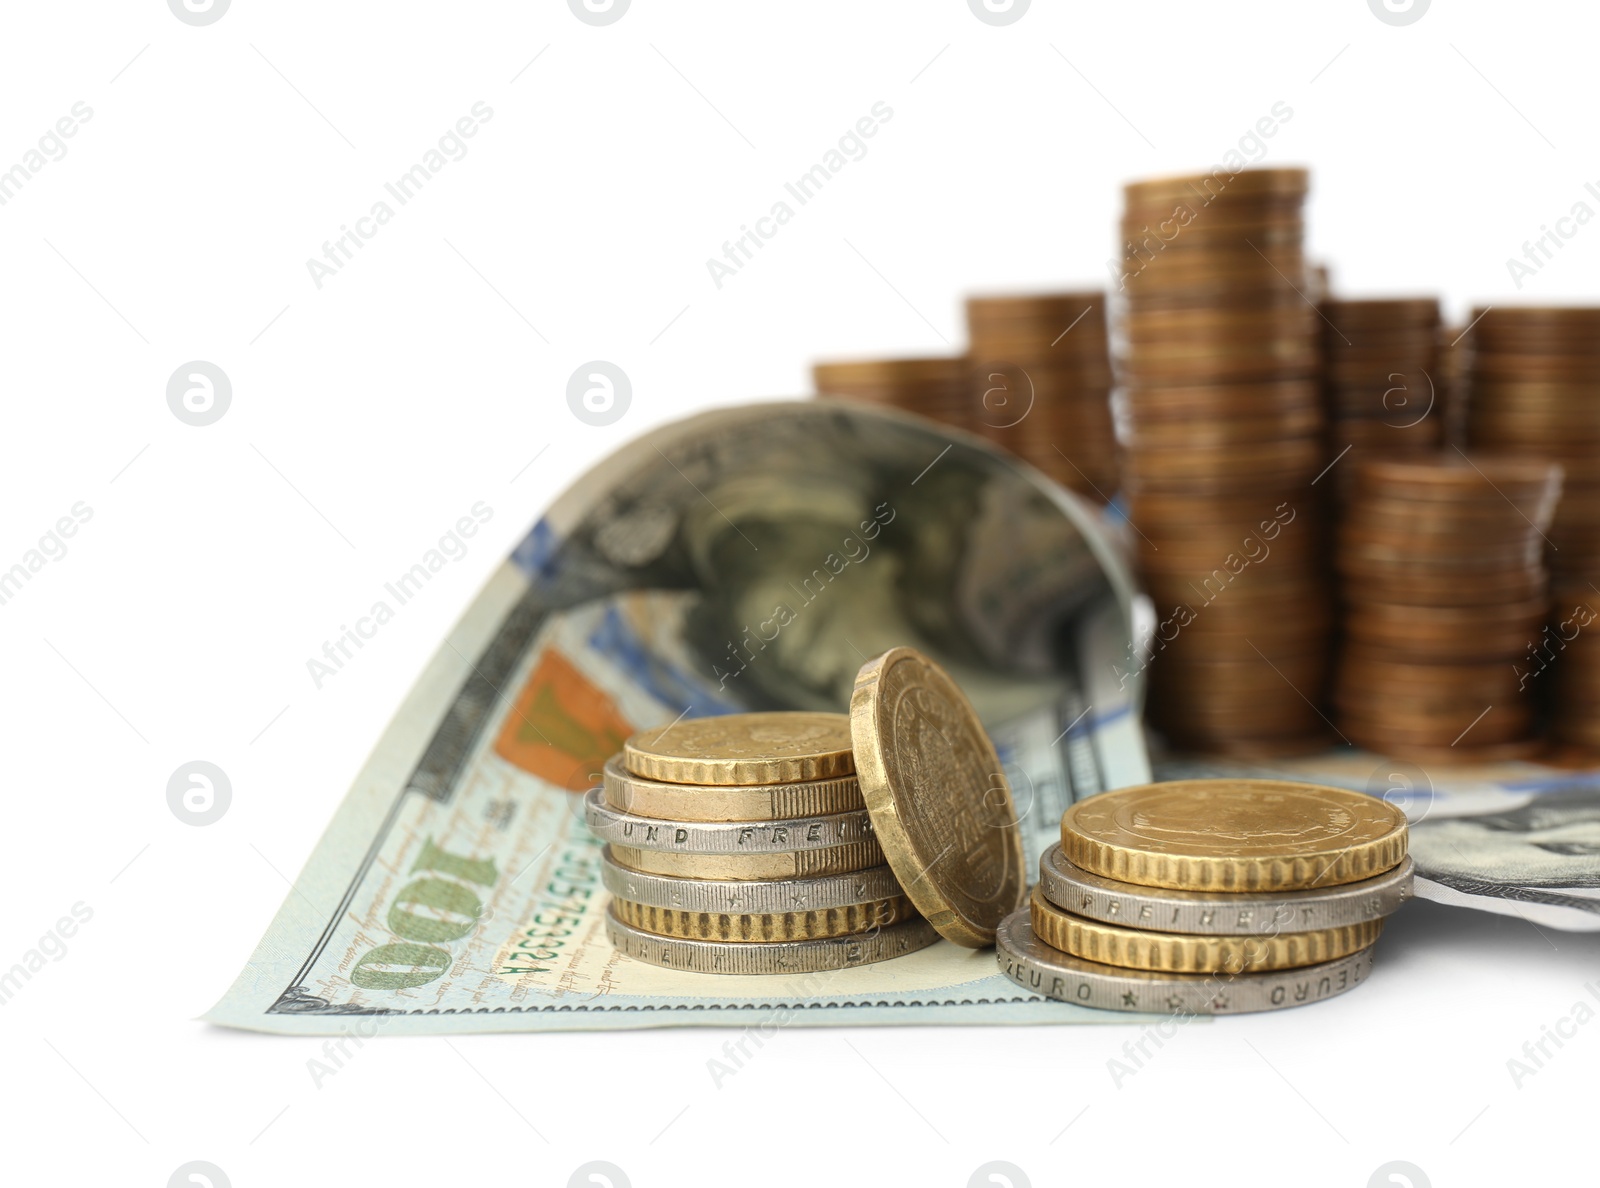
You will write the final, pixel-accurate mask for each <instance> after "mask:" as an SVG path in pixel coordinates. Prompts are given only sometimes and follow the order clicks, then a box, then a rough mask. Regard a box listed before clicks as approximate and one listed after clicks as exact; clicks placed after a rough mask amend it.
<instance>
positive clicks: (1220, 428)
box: [1113, 169, 1333, 755]
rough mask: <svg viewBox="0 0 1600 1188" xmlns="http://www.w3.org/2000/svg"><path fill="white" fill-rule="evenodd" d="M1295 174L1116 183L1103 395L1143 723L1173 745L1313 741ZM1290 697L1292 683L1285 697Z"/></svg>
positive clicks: (1317, 744) (1316, 694)
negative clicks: (1109, 360) (1134, 574)
mask: <svg viewBox="0 0 1600 1188" xmlns="http://www.w3.org/2000/svg"><path fill="white" fill-rule="evenodd" d="M1306 189H1307V175H1306V173H1305V171H1304V170H1299V169H1269V170H1256V171H1245V172H1242V173H1237V174H1233V175H1231V176H1229V175H1226V174H1216V175H1205V174H1202V175H1197V176H1193V177H1181V178H1173V179H1168V180H1158V181H1147V182H1139V183H1135V184H1133V185H1130V186H1128V187H1127V190H1126V199H1127V206H1126V211H1125V213H1124V216H1123V223H1122V232H1123V240H1124V246H1123V258H1122V261H1121V266H1122V269H1123V280H1122V284H1121V290H1120V295H1118V296H1117V297H1115V298H1114V299H1115V300H1117V302H1118V305H1117V311H1116V312H1117V315H1118V316H1117V317H1116V319H1115V327H1116V333H1115V337H1114V340H1113V356H1114V365H1115V371H1116V377H1117V390H1116V393H1115V395H1114V398H1113V407H1114V411H1115V415H1116V428H1117V435H1118V439H1119V441H1120V443H1121V445H1122V486H1123V489H1124V491H1125V492H1126V494H1127V496H1128V516H1129V520H1130V522H1131V523H1132V525H1133V528H1134V530H1135V531H1134V536H1135V543H1136V546H1137V548H1138V560H1139V566H1140V570H1141V574H1142V577H1143V578H1144V583H1145V586H1146V588H1147V589H1148V590H1149V592H1150V594H1151V596H1152V597H1153V598H1154V599H1155V602H1156V611H1157V617H1158V628H1157V633H1156V638H1155V640H1154V641H1153V644H1152V651H1151V653H1150V654H1149V655H1148V656H1147V657H1136V658H1135V660H1134V663H1135V666H1136V667H1137V666H1142V665H1143V664H1144V663H1148V665H1149V677H1150V693H1149V712H1150V717H1151V720H1152V722H1153V723H1154V724H1155V725H1156V727H1157V728H1158V729H1159V730H1160V731H1161V732H1162V733H1163V734H1165V735H1166V736H1167V738H1168V741H1170V742H1172V743H1173V744H1175V745H1178V746H1182V747H1186V748H1191V749H1196V750H1204V751H1213V752H1228V753H1235V754H1241V755H1246V754H1261V753H1285V752H1288V751H1293V750H1306V749H1320V748H1321V747H1322V746H1324V745H1326V741H1327V735H1326V727H1325V725H1324V723H1323V721H1322V719H1321V717H1320V715H1319V712H1318V710H1317V708H1316V703H1317V702H1319V701H1321V699H1322V698H1323V696H1324V694H1325V691H1326V685H1327V679H1328V667H1329V648H1330V633H1331V628H1332V623H1333V606H1332V601H1331V596H1330V593H1329V583H1328V581H1327V580H1326V576H1325V563H1324V561H1323V557H1324V552H1325V550H1324V549H1323V548H1322V543H1323V542H1322V541H1321V539H1320V536H1319V533H1320V532H1321V525H1322V517H1321V516H1320V515H1319V514H1318V510H1317V507H1316V503H1317V500H1316V499H1314V498H1313V496H1320V492H1317V491H1315V490H1314V488H1313V483H1314V482H1315V480H1316V479H1317V477H1318V474H1319V472H1320V471H1321V470H1322V468H1323V467H1324V466H1325V465H1326V459H1325V457H1324V450H1325V438H1324V416H1323V408H1322V392H1321V389H1320V380H1319V371H1320V356H1321V333H1320V327H1321V321H1320V319H1319V318H1318V315H1317V310H1316V308H1315V306H1314V305H1313V304H1311V302H1310V301H1309V300H1308V299H1307V297H1306V296H1305V295H1304V291H1305V289H1306V285H1307V280H1308V273H1307V267H1306V261H1305V255H1304V250H1303V246H1302V240H1303V237H1304V220H1303V215H1302V208H1303V205H1304V202H1305V197H1306ZM1291 685H1292V686H1293V688H1290V687H1289V686H1291Z"/></svg>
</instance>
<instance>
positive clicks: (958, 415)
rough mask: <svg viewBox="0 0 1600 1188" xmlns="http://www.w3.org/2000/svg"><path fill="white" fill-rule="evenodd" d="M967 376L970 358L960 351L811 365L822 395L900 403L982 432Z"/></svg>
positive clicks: (944, 421)
mask: <svg viewBox="0 0 1600 1188" xmlns="http://www.w3.org/2000/svg"><path fill="white" fill-rule="evenodd" d="M967 377H968V366H967V360H966V359H965V358H962V357H960V356H952V357H943V356H934V357H929V358H924V359H861V360H856V361H851V362H834V363H817V364H814V365H813V366H812V368H811V378H812V382H813V383H815V384H816V387H817V394H818V395H819V396H833V397H837V398H839V399H842V400H855V401H860V402H861V403H863V404H878V405H883V406H884V407H886V408H898V409H900V410H901V411H903V412H912V413H917V414H919V415H920V416H924V417H927V418H928V419H929V420H933V421H938V422H939V423H940V424H943V425H951V426H954V427H955V428H957V429H966V430H968V431H970V432H974V433H978V432H982V426H981V425H980V424H979V422H978V420H977V406H976V402H975V401H974V400H973V399H972V393H971V385H970V384H969V383H968V378H967Z"/></svg>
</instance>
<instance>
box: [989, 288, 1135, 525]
mask: <svg viewBox="0 0 1600 1188" xmlns="http://www.w3.org/2000/svg"><path fill="white" fill-rule="evenodd" d="M967 336H968V340H969V343H968V348H967V351H968V355H969V356H970V359H971V364H970V366H971V381H970V382H971V389H970V391H971V396H970V398H969V399H970V402H971V404H972V406H973V408H974V410H975V416H976V417H977V419H978V424H977V425H976V426H975V428H976V431H977V432H978V433H980V434H982V435H983V436H985V437H987V438H989V440H991V441H993V442H995V443H996V444H997V445H1000V446H1003V447H1004V448H1006V449H1008V450H1010V451H1011V452H1012V453H1013V454H1015V455H1017V457H1019V458H1021V459H1023V460H1024V461H1025V462H1028V463H1030V464H1031V465H1033V466H1035V467H1037V468H1038V469H1039V470H1041V471H1043V472H1044V473H1045V474H1047V475H1049V476H1050V477H1051V478H1053V479H1055V480H1056V481H1057V482H1059V483H1060V484H1061V485H1062V486H1064V487H1066V488H1067V489H1068V490H1071V491H1076V492H1077V493H1078V494H1080V495H1083V496H1085V497H1087V498H1089V499H1094V500H1098V501H1099V502H1101V503H1105V502H1107V501H1108V500H1109V499H1110V498H1111V496H1112V495H1113V494H1115V492H1116V488H1117V468H1116V451H1115V439H1114V436H1113V434H1112V429H1111V410H1110V406H1109V404H1108V402H1107V398H1108V396H1109V394H1110V391H1111V363H1110V359H1109V358H1108V355H1107V347H1106V302H1105V295H1104V294H1102V293H1098V292H1084V293H1052V294H1041V295H1038V296H1018V297H970V298H968V299H967Z"/></svg>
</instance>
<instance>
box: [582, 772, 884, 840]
mask: <svg viewBox="0 0 1600 1188" xmlns="http://www.w3.org/2000/svg"><path fill="white" fill-rule="evenodd" d="M584 817H585V819H586V820H587V822H588V825H589V831H590V832H591V833H593V834H594V835H595V836H596V837H598V838H599V839H600V840H601V841H604V842H616V843H617V844H619V845H624V846H636V847H638V848H639V849H641V850H659V851H661V852H663V853H668V854H771V853H778V852H780V851H786V850H826V849H830V848H832V847H834V846H842V845H847V844H850V843H854V842H862V841H867V840H869V839H870V838H871V837H872V818H871V817H869V816H868V815H867V813H866V810H865V809H859V810H857V811H856V812H853V813H834V814H832V815H831V816H826V817H799V818H795V819H793V820H787V821H663V820H659V819H657V818H655V817H640V816H635V815H634V814H633V813H623V812H618V811H617V810H616V809H614V808H612V807H611V806H609V805H608V804H606V802H605V792H604V791H603V790H602V789H600V788H594V789H591V790H590V792H589V793H588V795H587V796H586V797H585V798H584Z"/></svg>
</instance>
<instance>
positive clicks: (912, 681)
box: [850, 648, 1027, 949]
mask: <svg viewBox="0 0 1600 1188" xmlns="http://www.w3.org/2000/svg"><path fill="white" fill-rule="evenodd" d="M850 729H851V733H852V734H853V735H854V737H855V754H856V775H857V778H858V779H859V780H860V781H861V793H862V795H863V796H864V797H865V798H866V801H867V811H868V812H869V813H871V814H872V824H873V828H874V829H875V830H876V832H877V837H878V842H879V843H880V844H881V845H882V846H883V852H884V854H885V855H886V856H887V857H888V860H889V865H890V866H892V867H893V868H894V872H895V874H896V875H897V876H898V877H899V879H900V883H901V885H902V886H903V887H904V888H905V891H906V894H907V895H909V896H910V897H911V900H912V902H913V903H915V904H916V905H917V908H918V909H919V910H920V911H921V912H922V914H923V915H924V916H926V917H927V918H928V921H929V923H931V924H932V925H933V926H934V927H935V928H936V929H938V931H939V935H941V936H943V937H945V938H946V939H947V940H952V941H955V942H956V943H957V944H960V945H966V946H967V947H969V948H974V949H978V948H983V947H984V946H986V945H991V944H993V943H994V930H995V928H996V927H997V926H998V925H999V923H1000V921H1001V920H1003V919H1004V918H1005V917H1006V916H1008V915H1009V914H1010V913H1011V912H1012V911H1014V910H1015V909H1016V907H1017V905H1018V904H1019V903H1021V902H1022V897H1023V894H1024V892H1025V891H1026V889H1027V871H1026V866H1025V859H1024V857H1023V848H1022V830H1021V829H1020V828H1019V827H1018V823H1017V812H1016V805H1015V803H1014V802H1013V801H1012V798H1011V786H1010V784H1009V783H1007V781H1006V776H1005V772H1004V770H1003V769H1002V768H1001V766H1000V759H999V756H997V755H996V754H995V750H994V744H993V743H991V742H990V741H989V736H988V735H987V734H986V733H985V732H984V729H983V724H982V723H981V722H979V721H978V715H977V713H976V712H975V711H974V710H973V708H972V705H971V703H970V702H968V701H967V699H966V696H965V695H964V694H963V693H962V692H961V690H960V688H958V687H957V685H956V683H955V682H954V681H953V680H951V679H950V677H949V675H948V674H947V673H946V672H945V671H944V669H942V668H940V667H939V666H938V665H936V664H935V663H933V661H931V660H929V659H928V658H927V657H926V656H923V655H922V654H921V653H919V652H917V651H915V650H914V649H912V648H892V649H890V650H889V651H887V652H884V653H883V654H882V655H881V656H877V657H874V658H873V659H871V660H869V661H867V663H866V664H864V665H862V667H861V671H860V672H859V673H857V674H856V687H855V692H854V693H853V694H852V696H851V698H850Z"/></svg>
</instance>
